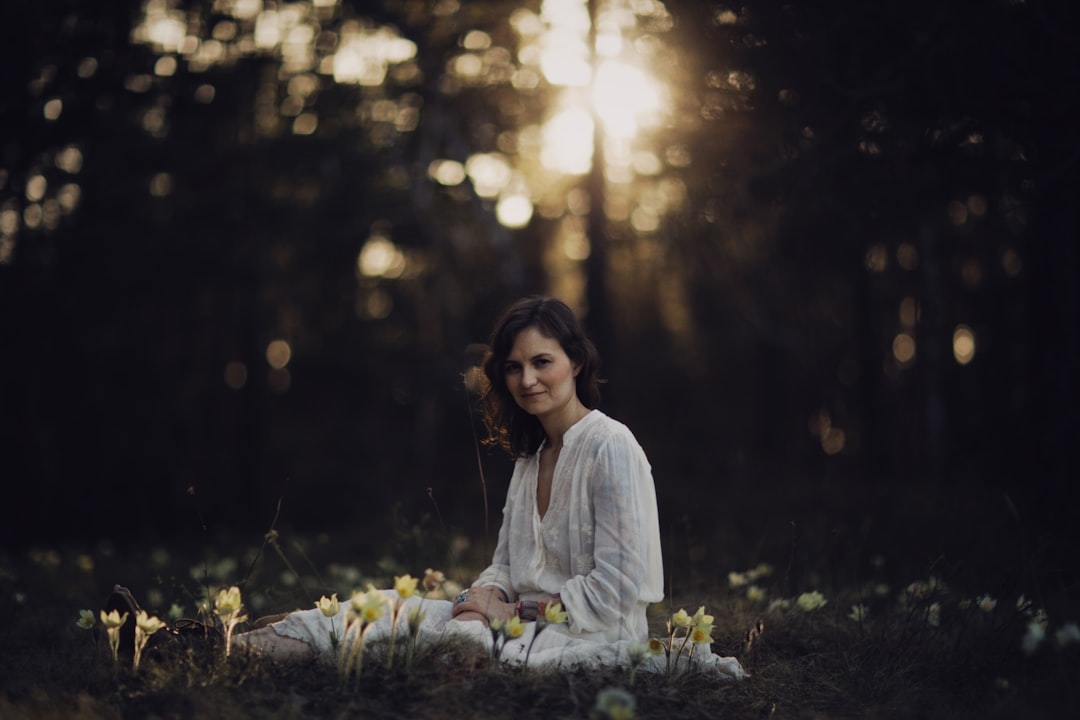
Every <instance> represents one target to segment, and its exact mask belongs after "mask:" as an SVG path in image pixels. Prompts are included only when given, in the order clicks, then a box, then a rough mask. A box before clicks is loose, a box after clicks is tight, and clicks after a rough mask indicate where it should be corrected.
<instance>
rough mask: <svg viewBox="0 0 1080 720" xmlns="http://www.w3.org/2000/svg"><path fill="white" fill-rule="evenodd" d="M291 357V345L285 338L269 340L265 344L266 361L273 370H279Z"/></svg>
mask: <svg viewBox="0 0 1080 720" xmlns="http://www.w3.org/2000/svg"><path fill="white" fill-rule="evenodd" d="M291 359H292V347H291V346H290V345H289V343H288V341H286V340H281V339H278V340H271V341H270V342H269V343H268V344H267V346H266V362H267V364H269V365H270V367H272V368H274V369H275V370H281V369H282V368H284V367H285V366H286V365H288V364H289V360H291Z"/></svg>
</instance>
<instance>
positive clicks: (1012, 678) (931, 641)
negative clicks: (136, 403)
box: [0, 523, 1080, 720]
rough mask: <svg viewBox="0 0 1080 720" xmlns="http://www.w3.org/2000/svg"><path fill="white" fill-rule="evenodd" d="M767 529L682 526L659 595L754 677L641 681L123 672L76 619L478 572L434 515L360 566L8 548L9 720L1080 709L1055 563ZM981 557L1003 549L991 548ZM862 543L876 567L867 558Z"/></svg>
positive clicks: (5, 690)
mask: <svg viewBox="0 0 1080 720" xmlns="http://www.w3.org/2000/svg"><path fill="white" fill-rule="evenodd" d="M864 524H865V523H864ZM924 530H925V526H924ZM762 534H765V535H768V536H770V537H771V538H773V540H772V541H771V544H770V542H769V541H767V542H760V541H759V542H756V544H755V547H754V548H753V550H750V551H745V554H743V555H741V556H740V558H741V559H744V560H746V561H747V562H746V566H745V567H744V566H740V565H734V563H735V562H737V561H738V559H740V558H736V559H735V560H730V561H728V562H727V563H724V562H723V561H721V560H720V559H718V556H714V555H716V554H715V553H714V554H712V555H711V554H710V548H711V547H713V545H712V544H711V543H708V542H700V541H698V542H694V541H692V538H689V536H688V538H689V539H686V541H685V542H684V541H682V540H680V539H674V540H672V541H671V542H670V543H668V544H667V546H666V552H667V554H668V557H669V559H668V566H669V572H670V573H671V578H672V583H671V584H672V586H673V587H674V589H675V590H674V592H673V593H672V594H673V597H672V598H671V599H670V600H669V601H667V603H669V604H665V605H664V606H663V607H653V608H651V609H650V619H651V623H652V625H653V628H654V630H655V631H656V632H657V634H662V633H663V626H664V623H665V621H666V618H667V617H668V615H669V613H670V612H671V611H673V610H676V609H678V608H680V607H684V608H686V609H687V610H688V611H689V612H691V613H692V612H693V611H694V610H695V609H696V608H697V607H698V606H699V605H705V606H706V608H707V609H708V612H710V613H711V614H713V615H714V616H715V618H716V625H715V628H714V631H713V638H714V640H715V642H714V645H713V648H714V651H715V652H717V653H719V654H722V655H734V656H736V657H737V658H738V659H739V660H740V662H742V664H743V665H744V667H745V668H746V669H747V671H748V672H749V673H750V674H751V678H750V679H748V680H744V681H742V682H715V681H707V680H705V679H704V678H702V677H700V676H692V675H691V676H685V677H678V678H666V677H662V676H655V675H647V674H642V673H639V674H637V676H636V679H635V682H634V684H633V685H632V686H631V685H629V683H628V677H627V673H626V672H624V671H616V670H610V671H604V672H596V671H592V672H583V671H571V672H555V671H537V670H532V669H530V670H522V669H517V668H511V667H507V666H503V665H498V664H492V663H491V662H490V660H489V659H488V657H487V656H486V655H485V654H484V653H483V652H482V651H479V650H477V649H476V648H472V647H468V646H453V647H441V648H439V649H438V650H437V651H434V652H428V653H426V654H421V655H419V656H418V657H417V658H416V660H415V662H414V664H413V666H412V668H411V670H410V671H409V672H404V671H402V670H401V669H400V668H396V669H394V670H387V669H386V668H385V667H383V666H381V665H374V664H373V665H370V666H368V667H366V668H365V670H364V673H363V675H362V676H361V679H360V683H359V686H358V687H357V688H355V689H350V690H341V689H340V686H339V683H338V679H337V677H336V675H335V673H334V669H333V668H332V667H325V666H323V665H320V664H318V663H311V664H307V665H289V666H286V665H278V664H275V663H272V662H269V661H267V660H265V659H263V658H258V657H250V656H245V655H243V654H234V655H233V656H231V657H230V658H228V659H226V658H225V657H223V654H222V653H221V652H220V651H216V650H212V649H211V650H198V649H183V648H180V649H177V648H171V649H164V650H163V649H160V648H159V649H154V648H151V649H149V650H148V651H147V655H146V656H145V657H144V661H143V666H142V667H141V668H140V671H139V673H138V674H133V673H132V672H131V670H130V665H128V664H124V665H122V666H120V667H116V666H114V664H113V662H112V659H111V657H110V655H109V651H108V643H107V642H106V640H105V637H104V632H103V631H102V629H101V628H100V625H99V626H98V627H96V628H95V629H94V630H92V631H83V630H80V629H78V628H77V627H76V626H75V620H76V619H77V618H78V611H79V609H80V608H93V609H95V610H96V609H97V608H98V607H99V606H100V604H101V602H102V601H103V600H104V597H105V595H107V594H108V592H109V590H110V589H111V587H112V584H113V583H114V582H116V581H117V580H120V581H123V582H125V584H129V586H130V587H132V589H133V590H134V591H135V593H136V595H137V596H138V597H139V598H140V600H141V601H143V605H144V606H145V607H147V608H148V609H150V610H151V611H153V612H156V613H159V614H161V615H162V616H164V615H165V614H166V613H167V612H168V609H169V608H170V607H171V606H172V605H173V604H174V603H175V604H177V605H179V606H181V608H182V610H183V611H184V613H185V615H188V616H191V615H192V614H194V612H195V608H196V606H197V603H198V602H199V600H200V598H204V597H206V595H207V592H206V587H207V586H209V587H210V588H212V589H213V590H214V591H216V590H217V589H218V588H219V587H222V586H225V585H228V584H233V583H236V582H239V581H242V580H244V579H246V582H244V600H245V604H246V605H247V608H248V611H249V612H250V613H251V614H252V615H254V616H258V615H262V614H270V613H274V612H279V611H284V610H289V609H293V608H297V607H311V606H312V603H313V602H314V600H316V599H317V598H318V597H319V595H320V594H322V593H329V592H331V591H337V592H339V593H340V594H342V595H347V594H348V592H349V590H351V589H353V588H360V587H363V586H364V585H365V584H366V583H367V582H368V581H371V582H374V583H375V584H376V585H378V586H380V587H387V586H389V584H390V579H391V577H392V576H393V575H394V574H400V573H403V572H411V573H413V574H414V575H417V574H421V573H422V572H423V570H424V566H421V565H417V566H415V567H405V566H404V563H405V562H408V563H416V562H417V561H418V560H422V559H424V558H425V557H427V558H429V560H428V561H427V562H425V563H424V565H433V566H438V567H442V568H443V569H445V570H446V571H447V574H448V576H449V577H450V578H451V579H454V580H457V581H458V582H467V581H468V580H469V578H471V576H472V575H473V574H474V573H475V571H476V569H478V567H480V566H481V565H482V555H483V551H482V549H480V548H470V547H469V545H468V543H467V542H465V541H464V540H462V539H460V538H458V539H457V540H455V539H453V538H450V537H445V536H441V535H440V534H439V533H437V532H435V531H432V530H431V529H430V528H419V529H418V528H416V527H408V528H405V530H404V531H403V532H399V533H397V534H396V535H395V537H394V539H393V541H392V542H390V543H389V544H388V548H387V551H386V553H385V554H384V555H382V556H381V557H380V558H376V559H373V560H372V561H371V562H370V563H367V564H365V565H364V568H365V569H361V568H359V567H356V566H350V565H345V564H342V562H341V561H342V556H343V554H344V553H343V552H342V548H348V547H355V546H356V545H355V544H354V543H351V542H350V541H349V540H348V537H347V536H342V537H335V538H334V539H333V541H331V539H330V538H329V537H326V536H317V537H307V536H303V535H300V534H297V533H293V532H288V531H282V532H281V534H280V535H276V536H275V538H274V541H273V542H269V543H262V542H254V543H251V542H238V541H236V540H235V539H221V540H217V541H214V542H212V543H210V544H209V547H210V551H208V552H202V551H199V552H192V553H188V554H185V553H184V552H182V550H181V549H179V548H182V547H197V545H186V544H184V543H179V544H178V545H179V548H171V549H165V548H142V547H132V548H126V549H123V550H120V549H117V548H113V547H111V546H110V545H108V544H107V543H106V544H99V545H96V546H93V547H85V548H79V547H63V548H36V549H33V550H30V551H28V552H20V553H17V554H7V555H0V640H2V647H3V652H2V653H0V718H4V719H5V720H7V719H8V718H54V717H55V718H82V719H92V718H120V717H124V718H128V717H161V718H195V717H199V718H202V717H215V718H248V717H260V718H263V717H265V718H312V717H314V718H339V717H365V718H406V717H409V718H417V717H419V718H442V717H447V718H461V717H468V718H508V717H513V718H544V720H550V718H553V717H555V718H562V717H567V718H586V717H590V715H593V716H597V715H596V713H595V711H594V705H595V703H596V700H597V697H598V695H600V693H601V692H602V691H603V690H604V689H606V688H610V687H615V688H623V689H625V690H628V691H629V692H630V693H631V694H632V695H633V697H634V699H635V702H636V714H635V717H639V718H670V717H677V718H699V717H700V718H715V717H735V718H759V717H760V718H765V717H769V718H847V717H865V718H893V717H912V718H914V717H919V718H947V717H979V718H984V717H998V718H1012V717H1016V718H1027V717H1044V716H1045V717H1049V716H1056V715H1059V714H1062V712H1063V711H1064V710H1065V709H1068V708H1075V707H1078V706H1080V689H1078V687H1077V683H1076V682H1075V678H1076V677H1077V672H1076V671H1077V669H1078V667H1080V662H1078V660H1080V643H1072V644H1067V645H1065V646H1063V647H1058V644H1057V643H1056V641H1055V638H1054V635H1055V632H1056V631H1058V630H1060V629H1061V628H1062V627H1063V626H1064V625H1065V623H1066V622H1067V621H1070V620H1072V621H1076V620H1080V614H1077V612H1076V610H1077V607H1076V605H1075V588H1073V587H1072V586H1071V585H1069V584H1068V583H1067V582H1062V583H1058V585H1057V586H1055V587H1053V588H1050V589H1047V585H1048V583H1047V582H1046V581H1045V579H1043V580H1040V579H1039V578H1045V577H1046V573H1041V572H1039V571H1037V570H1035V569H1032V570H1030V571H1028V572H1021V573H1017V572H1015V569H1014V567H1013V566H1012V565H1011V564H1010V563H1002V564H1000V565H999V568H998V569H999V570H1000V572H998V573H996V574H995V573H994V572H993V571H992V569H993V567H994V563H993V562H990V561H979V560H978V559H976V560H972V561H966V560H965V561H961V560H958V559H957V560H953V559H950V561H949V562H946V561H945V560H942V559H939V560H937V561H936V562H934V561H931V562H929V563H926V564H925V565H924V566H923V572H922V573H920V574H917V575H912V574H911V573H910V572H909V568H910V567H911V566H912V565H913V564H914V563H913V562H912V560H911V558H910V557H904V554H903V550H902V549H899V548H904V547H907V548H908V549H909V553H908V554H909V555H911V554H918V551H916V550H913V549H911V545H910V539H909V538H900V537H893V541H894V543H895V547H893V548H892V549H893V551H894V552H896V553H897V556H898V557H901V558H903V559H902V560H901V561H899V562H892V563H890V562H889V558H888V556H887V555H886V556H885V557H884V558H882V559H880V560H879V558H878V557H877V556H876V555H875V554H873V553H869V554H868V551H867V548H866V547H865V546H866V543H867V542H868V538H865V537H864V538H862V540H861V541H860V542H859V543H851V544H850V547H849V551H848V552H847V553H843V552H840V551H839V550H838V547H840V546H841V545H843V544H842V543H840V544H838V542H837V539H836V538H837V537H838V531H837V529H836V525H835V524H832V525H830V524H828V523H826V524H824V525H822V527H820V528H812V527H809V526H807V527H801V526H800V529H799V531H798V532H795V531H791V530H787V529H785V530H784V531H783V532H781V531H776V530H775V528H773V529H769V528H766V529H763V530H762ZM958 534H959V535H961V536H964V537H970V533H968V532H967V531H962V532H959V533H958ZM840 536H842V537H848V535H845V533H843V532H841V533H840ZM980 537H981V536H980ZM946 544H947V543H946ZM424 547H427V548H428V549H427V550H426V552H425V550H424ZM431 548H439V549H438V550H432V549H431ZM977 550H978V551H979V552H983V553H989V554H991V555H993V556H994V557H997V558H1002V557H1004V556H1005V554H1004V553H1003V552H1002V551H1001V550H1000V548H998V547H994V546H992V545H985V544H983V545H981V546H980V547H978V548H977ZM725 552H731V551H730V550H728V551H725ZM433 553H438V556H437V557H435V556H433ZM977 554H978V553H975V555H977ZM732 555H738V553H737V552H736V553H732ZM866 555H868V557H869V561H868V562H862V561H861V560H858V559H851V557H850V556H858V557H859V558H862V557H863V556H866ZM951 557H954V556H950V558H951ZM759 562H767V563H772V567H771V568H770V570H771V571H769V572H765V571H764V569H763V571H762V572H756V571H753V570H752V571H750V572H749V573H747V569H748V568H756V567H757V563H759ZM816 563H817V564H816ZM837 568H840V569H839V570H838V569H837ZM845 568H852V569H850V570H848V569H845ZM890 568H894V569H892V570H890ZM895 568H898V569H895ZM972 568H978V571H977V572H976V571H974V570H973V569H972ZM733 571H734V572H735V575H734V576H729V573H730V572H733ZM1025 582H1029V583H1031V585H1032V586H1031V587H1024V583H1025ZM751 586H754V587H755V589H754V590H753V591H751V590H750V587H751ZM808 591H819V592H820V593H821V594H822V596H823V598H824V600H825V604H824V606H822V607H820V608H818V609H815V610H812V611H805V610H803V609H801V608H800V607H799V606H798V603H797V599H798V596H799V595H800V594H801V593H804V592H808ZM1021 593H1025V596H1026V597H1028V598H1031V599H1032V600H1033V605H1032V606H1031V607H1030V608H1018V607H1017V599H1018V597H1019V595H1020V594H1021ZM983 594H989V595H990V596H992V597H993V598H994V599H996V605H995V606H994V607H993V608H989V603H985V604H984V606H983V607H980V606H979V603H978V598H979V597H980V596H982V595H983ZM855 605H864V606H865V607H866V616H865V619H864V620H863V621H862V622H859V621H856V620H854V619H852V617H851V613H852V607H853V606H855ZM1040 607H1046V609H1047V612H1048V616H1049V623H1048V632H1047V635H1046V638H1045V639H1044V641H1043V642H1042V643H1041V644H1040V645H1039V647H1038V648H1037V649H1035V650H1034V652H1032V653H1030V654H1027V653H1025V652H1023V651H1022V650H1021V643H1022V639H1023V637H1024V634H1025V633H1026V632H1027V629H1028V626H1029V625H1030V623H1031V622H1032V621H1033V619H1034V617H1035V616H1034V613H1035V611H1036V610H1037V609H1039V608H1040ZM1070 613H1072V614H1071V615H1070Z"/></svg>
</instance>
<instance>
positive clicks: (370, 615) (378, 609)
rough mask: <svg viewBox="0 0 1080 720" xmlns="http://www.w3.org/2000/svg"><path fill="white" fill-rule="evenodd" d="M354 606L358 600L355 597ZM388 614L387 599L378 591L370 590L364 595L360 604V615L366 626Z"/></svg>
mask: <svg viewBox="0 0 1080 720" xmlns="http://www.w3.org/2000/svg"><path fill="white" fill-rule="evenodd" d="M353 604H354V605H355V604H356V598H355V597H353ZM385 612H386V598H384V597H383V594H382V593H381V592H379V591H378V590H369V591H368V592H366V593H364V596H363V599H362V600H361V603H360V608H359V613H360V617H361V618H362V619H363V621H364V623H365V624H368V623H373V622H375V621H376V620H378V619H379V618H381V617H382V616H383V614H384V613H385Z"/></svg>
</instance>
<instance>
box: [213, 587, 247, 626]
mask: <svg viewBox="0 0 1080 720" xmlns="http://www.w3.org/2000/svg"><path fill="white" fill-rule="evenodd" d="M241 605H242V603H241V600H240V588H238V587H236V586H235V585H233V586H232V587H230V588H229V589H228V590H221V591H220V592H218V594H217V598H216V599H215V600H214V614H215V615H217V616H218V617H220V618H223V619H224V618H226V617H230V616H232V615H233V614H235V613H237V612H238V611H239V610H240V606H241Z"/></svg>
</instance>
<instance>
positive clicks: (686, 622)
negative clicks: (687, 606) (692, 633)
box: [671, 608, 694, 628]
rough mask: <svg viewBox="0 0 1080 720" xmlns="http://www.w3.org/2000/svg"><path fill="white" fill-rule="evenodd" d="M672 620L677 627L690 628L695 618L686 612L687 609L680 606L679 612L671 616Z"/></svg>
mask: <svg viewBox="0 0 1080 720" xmlns="http://www.w3.org/2000/svg"><path fill="white" fill-rule="evenodd" d="M671 622H672V624H674V625H675V627H677V628H688V627H690V626H691V625H693V624H694V618H692V617H690V616H689V615H687V614H686V610H683V609H682V608H679V612H677V613H675V614H674V615H672V616H671Z"/></svg>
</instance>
